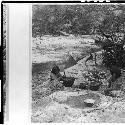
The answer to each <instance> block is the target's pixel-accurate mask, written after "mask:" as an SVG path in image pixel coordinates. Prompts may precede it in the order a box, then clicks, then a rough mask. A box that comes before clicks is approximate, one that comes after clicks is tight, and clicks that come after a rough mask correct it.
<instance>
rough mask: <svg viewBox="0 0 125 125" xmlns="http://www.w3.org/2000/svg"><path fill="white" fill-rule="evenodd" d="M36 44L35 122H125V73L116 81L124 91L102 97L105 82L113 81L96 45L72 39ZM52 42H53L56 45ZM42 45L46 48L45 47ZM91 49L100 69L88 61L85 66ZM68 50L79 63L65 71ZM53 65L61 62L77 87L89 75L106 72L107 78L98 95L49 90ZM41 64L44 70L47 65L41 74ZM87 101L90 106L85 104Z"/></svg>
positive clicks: (89, 91)
mask: <svg viewBox="0 0 125 125" xmlns="http://www.w3.org/2000/svg"><path fill="white" fill-rule="evenodd" d="M44 39H45V40H44ZM46 39H48V41H49V44H48V43H47V42H46ZM42 40H43V41H42ZM36 41H37V42H35V40H34V43H33V65H35V66H36V67H35V66H34V67H35V70H34V69H33V80H32V81H33V85H32V122H36V123H38V122H41V123H50V122H52V123H67V122H73V123H81V122H83V123H86V122H89V123H95V122H101V123H102V122H108V123H110V122H112V123H119V122H120V123H124V122H125V93H124V90H125V86H124V83H125V73H124V72H122V76H121V77H120V78H119V79H118V80H117V81H116V82H117V83H119V84H121V83H122V85H123V86H122V91H121V90H114V91H112V93H113V95H114V96H113V97H111V96H105V95H104V93H103V90H104V89H105V86H106V85H107V81H106V79H105V78H108V77H110V73H109V72H108V71H107V70H106V69H105V67H103V66H102V65H101V61H102V60H101V58H100V57H101V56H100V55H101V51H100V50H99V49H98V47H96V46H95V45H94V43H93V40H92V39H86V38H84V39H83V38H77V39H76V38H73V37H72V36H71V37H70V38H62V37H61V38H57V37H56V38H53V40H52V38H50V37H47V38H45V37H43V38H42V39H41V40H40V39H39V40H36ZM52 41H54V42H53V44H52ZM88 41H90V42H88ZM43 42H44V44H42V43H43ZM62 43H63V44H62ZM67 43H68V44H67ZM43 45H44V46H43ZM43 48H44V49H43ZM55 48H56V50H55ZM64 48H65V49H64ZM47 49H49V50H47ZM91 49H94V50H95V51H97V50H98V52H97V58H98V59H97V60H98V61H97V64H98V65H96V66H95V64H94V62H93V61H89V62H88V63H87V66H85V60H86V58H87V57H88V56H87V55H88V52H90V50H91ZM68 50H70V51H71V52H72V53H73V54H72V55H73V56H74V58H75V60H78V61H77V63H76V64H75V65H72V64H70V65H71V66H69V67H67V68H65V67H66V65H67V63H66V61H68V59H67V58H66V59H65V58H64V56H65V55H66V54H67V51H68ZM83 50H84V51H83ZM50 54H51V55H50ZM78 58H79V59H78ZM48 59H49V61H48ZM53 61H56V62H58V64H60V66H62V65H63V70H62V71H65V73H66V76H69V77H70V76H71V77H75V78H76V80H75V82H74V85H79V84H80V83H82V84H84V83H86V81H88V79H85V75H86V74H88V75H89V76H91V74H89V73H91V71H93V70H94V71H95V70H97V71H99V72H104V74H105V78H103V79H102V83H103V85H102V86H101V87H100V89H99V90H98V91H91V90H80V89H73V88H63V89H61V90H60V89H59V90H57V89H52V88H50V87H48V85H49V80H47V79H48V77H49V70H50V68H51V63H50V62H53ZM43 62H44V63H43ZM48 62H49V63H48ZM70 62H71V60H70ZM40 64H41V65H42V66H43V64H44V70H42V71H40V68H39V66H41V65H40ZM48 65H49V66H48ZM37 66H38V68H37ZM45 67H46V68H45ZM43 71H44V72H43ZM62 74H63V72H62ZM88 84H89V83H88ZM86 101H90V102H89V103H88V102H87V103H86Z"/></svg>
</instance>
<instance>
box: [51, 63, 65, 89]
mask: <svg viewBox="0 0 125 125" xmlns="http://www.w3.org/2000/svg"><path fill="white" fill-rule="evenodd" d="M61 78H62V75H61V74H60V69H59V67H58V66H57V65H55V66H54V67H53V68H52V70H51V73H50V81H51V83H53V84H51V85H52V86H53V87H57V88H58V87H59V88H60V87H62V86H63V85H62V84H61V82H60V79H61ZM51 85H50V86H51Z"/></svg>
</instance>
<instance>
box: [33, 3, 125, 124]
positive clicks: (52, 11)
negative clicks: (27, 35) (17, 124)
mask: <svg viewBox="0 0 125 125" xmlns="http://www.w3.org/2000/svg"><path fill="white" fill-rule="evenodd" d="M31 26H32V41H31V42H32V43H31V60H32V67H31V68H32V76H31V77H32V78H31V79H32V84H31V86H32V87H31V96H32V97H31V98H32V99H31V122H32V123H125V4H118V3H115V4H40V3H39V4H38V3H37V4H32V25H31Z"/></svg>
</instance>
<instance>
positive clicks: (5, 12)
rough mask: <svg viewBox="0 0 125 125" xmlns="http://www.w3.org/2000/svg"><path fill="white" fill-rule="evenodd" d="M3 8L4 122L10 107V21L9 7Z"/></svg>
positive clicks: (4, 6)
mask: <svg viewBox="0 0 125 125" xmlns="http://www.w3.org/2000/svg"><path fill="white" fill-rule="evenodd" d="M2 6H3V85H2V86H3V116H4V121H6V120H7V109H8V108H7V107H8V101H7V99H8V97H7V95H8V83H7V41H8V40H7V39H8V36H7V32H8V30H7V28H8V27H7V19H8V17H7V16H8V15H7V12H8V6H7V5H6V4H2Z"/></svg>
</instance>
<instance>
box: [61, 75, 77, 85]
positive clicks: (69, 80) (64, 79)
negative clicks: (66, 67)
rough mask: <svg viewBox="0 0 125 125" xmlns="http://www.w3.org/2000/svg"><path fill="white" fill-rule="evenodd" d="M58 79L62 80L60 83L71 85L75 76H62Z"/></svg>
mask: <svg viewBox="0 0 125 125" xmlns="http://www.w3.org/2000/svg"><path fill="white" fill-rule="evenodd" d="M60 81H62V84H63V85H64V86H65V87H72V85H73V83H74V81H75V78H74V77H62V78H61V80H60Z"/></svg>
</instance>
